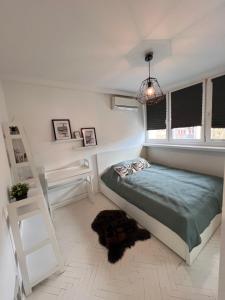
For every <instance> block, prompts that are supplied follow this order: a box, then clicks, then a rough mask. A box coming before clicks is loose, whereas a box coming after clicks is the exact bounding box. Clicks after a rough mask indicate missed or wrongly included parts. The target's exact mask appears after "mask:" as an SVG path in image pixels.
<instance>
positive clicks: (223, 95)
mask: <svg viewBox="0 0 225 300" xmlns="http://www.w3.org/2000/svg"><path fill="white" fill-rule="evenodd" d="M212 84H213V94H212V128H225V76H221V77H217V78H214V79H213V80H212Z"/></svg>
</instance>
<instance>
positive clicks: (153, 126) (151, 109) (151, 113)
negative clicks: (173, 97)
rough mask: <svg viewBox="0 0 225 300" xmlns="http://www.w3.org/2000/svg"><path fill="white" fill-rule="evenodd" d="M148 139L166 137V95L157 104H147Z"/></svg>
mask: <svg viewBox="0 0 225 300" xmlns="http://www.w3.org/2000/svg"><path fill="white" fill-rule="evenodd" d="M146 113H147V134H148V139H158V140H163V139H166V137H167V136H166V97H165V98H164V100H163V101H161V102H159V103H156V104H155V105H148V104H147V105H146Z"/></svg>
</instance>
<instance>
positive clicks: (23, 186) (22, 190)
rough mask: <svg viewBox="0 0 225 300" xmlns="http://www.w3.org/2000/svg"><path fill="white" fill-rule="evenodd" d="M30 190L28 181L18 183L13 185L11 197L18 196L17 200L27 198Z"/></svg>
mask: <svg viewBox="0 0 225 300" xmlns="http://www.w3.org/2000/svg"><path fill="white" fill-rule="evenodd" d="M28 191H29V185H28V184H27V183H17V184H15V185H13V186H12V187H11V190H10V197H11V198H12V199H13V198H16V201H19V200H22V199H26V198H27V193H28Z"/></svg>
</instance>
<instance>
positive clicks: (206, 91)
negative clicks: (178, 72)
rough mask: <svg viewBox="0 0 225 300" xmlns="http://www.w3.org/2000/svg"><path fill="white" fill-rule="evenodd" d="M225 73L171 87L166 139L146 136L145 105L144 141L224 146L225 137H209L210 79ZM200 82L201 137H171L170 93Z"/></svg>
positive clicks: (155, 143)
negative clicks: (221, 138)
mask: <svg viewBox="0 0 225 300" xmlns="http://www.w3.org/2000/svg"><path fill="white" fill-rule="evenodd" d="M223 75H225V73H224V72H223V73H221V74H218V75H214V76H211V77H207V78H205V79H202V80H196V81H193V82H191V83H188V84H183V85H180V86H177V87H176V88H174V89H171V90H170V91H169V92H167V93H166V139H150V138H148V131H147V120H146V106H144V124H145V142H146V144H149V145H151V144H152V145H157V144H159V145H160V144H162V145H171V146H181V145H184V146H185V145H187V146H192V145H193V146H203V147H225V139H223V140H216V139H211V122H212V79H214V78H217V77H220V76H223ZM198 83H202V87H203V88H202V126H201V127H202V128H201V139H199V140H197V139H173V138H172V128H171V93H172V92H175V91H178V90H180V89H183V88H186V87H189V86H192V85H195V84H198Z"/></svg>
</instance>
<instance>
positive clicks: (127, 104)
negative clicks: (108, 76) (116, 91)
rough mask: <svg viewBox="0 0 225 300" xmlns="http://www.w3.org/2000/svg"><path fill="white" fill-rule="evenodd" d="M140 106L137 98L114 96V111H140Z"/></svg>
mask: <svg viewBox="0 0 225 300" xmlns="http://www.w3.org/2000/svg"><path fill="white" fill-rule="evenodd" d="M138 107H139V104H138V102H137V100H136V99H135V98H131V97H125V96H112V109H113V110H138Z"/></svg>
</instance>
